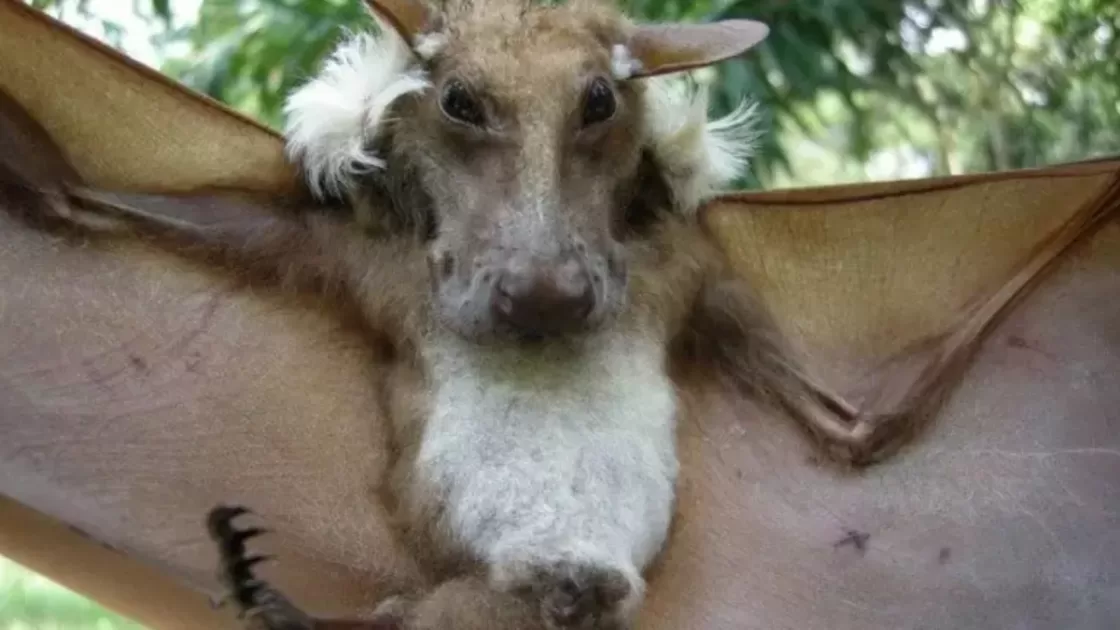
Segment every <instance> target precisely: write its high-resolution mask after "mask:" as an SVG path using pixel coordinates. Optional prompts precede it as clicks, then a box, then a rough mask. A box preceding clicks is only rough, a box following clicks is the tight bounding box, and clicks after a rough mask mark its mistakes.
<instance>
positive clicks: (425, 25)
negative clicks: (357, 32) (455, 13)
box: [365, 0, 444, 50]
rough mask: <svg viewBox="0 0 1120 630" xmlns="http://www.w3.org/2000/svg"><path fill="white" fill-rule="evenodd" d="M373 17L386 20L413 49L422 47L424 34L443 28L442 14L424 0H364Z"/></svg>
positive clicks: (427, 34) (433, 32) (429, 34)
mask: <svg viewBox="0 0 1120 630" xmlns="http://www.w3.org/2000/svg"><path fill="white" fill-rule="evenodd" d="M365 3H366V9H367V10H368V11H369V13H370V15H372V16H373V17H374V18H380V19H382V20H384V21H385V22H388V24H389V26H391V27H392V28H393V30H395V31H396V32H397V34H398V35H400V36H401V38H403V39H404V41H406V42H408V45H409V46H410V47H411V48H412V49H413V50H417V49H418V48H420V49H422V48H423V47H424V45H423V42H424V40H425V38H426V36H431V35H434V34H437V33H438V32H439V31H441V30H443V24H444V20H443V14H442V13H441V12H440V11H439V10H438V9H436V8H435V7H433V6H432V5H430V4H428V2H426V0H365Z"/></svg>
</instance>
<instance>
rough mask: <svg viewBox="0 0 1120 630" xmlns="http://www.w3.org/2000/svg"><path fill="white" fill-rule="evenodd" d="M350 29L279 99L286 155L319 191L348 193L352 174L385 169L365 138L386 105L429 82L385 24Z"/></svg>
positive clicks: (372, 132) (377, 125) (378, 123)
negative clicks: (318, 66) (372, 29)
mask: <svg viewBox="0 0 1120 630" xmlns="http://www.w3.org/2000/svg"><path fill="white" fill-rule="evenodd" d="M379 26H380V27H381V28H380V29H379V31H380V32H378V33H376V34H373V33H359V34H348V35H347V36H346V37H345V38H344V39H343V41H342V42H341V43H340V44H339V45H338V47H336V48H335V50H334V51H333V52H332V53H331V55H330V56H329V57H328V59H327V61H326V62H325V64H324V65H323V68H322V70H320V72H319V73H318V75H317V76H316V77H315V78H314V79H312V80H311V81H309V82H307V83H306V84H304V85H303V86H302V87H300V88H298V89H297V90H295V91H294V92H292V94H291V95H290V96H289V97H288V99H287V101H286V102H285V104H284V114H285V118H286V125H285V128H284V136H285V139H286V142H287V152H288V156H289V159H291V160H293V161H294V162H297V163H298V164H300V166H301V167H302V168H303V171H304V176H305V177H306V178H307V183H308V186H309V187H310V188H311V191H312V193H314V194H315V195H316V196H317V197H320V198H322V197H325V196H327V195H328V194H329V195H335V196H341V195H344V194H347V193H350V192H353V190H354V188H355V185H356V181H355V180H356V179H357V178H358V177H359V176H361V175H363V174H366V173H368V172H370V171H371V170H374V169H380V168H384V167H385V163H384V161H383V160H382V159H381V158H380V157H378V156H377V155H375V154H374V153H372V152H371V150H370V148H369V142H370V141H371V140H373V139H374V138H375V137H376V136H377V134H378V133H379V132H380V130H381V125H382V123H383V122H384V116H385V113H386V111H387V110H388V109H389V106H390V105H391V104H392V103H393V101H395V100H396V99H398V98H400V97H401V96H404V95H405V94H409V93H413V92H420V91H422V90H424V89H426V88H428V87H429V86H430V83H429V82H428V79H427V75H426V74H425V73H424V71H423V69H421V68H420V67H418V66H417V65H415V64H416V59H415V57H414V56H413V52H412V50H411V49H410V48H409V46H408V44H407V43H406V42H405V41H404V40H403V39H402V38H401V37H400V35H398V34H397V33H396V31H394V30H393V29H392V28H389V27H388V26H387V25H384V24H380V25H379Z"/></svg>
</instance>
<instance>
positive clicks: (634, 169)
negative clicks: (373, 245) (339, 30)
mask: <svg viewBox="0 0 1120 630" xmlns="http://www.w3.org/2000/svg"><path fill="white" fill-rule="evenodd" d="M416 2H417V0H398V1H397V2H391V3H390V2H385V1H380V2H376V3H374V2H370V5H371V9H372V11H373V13H374V14H375V15H381V16H387V19H388V21H389V22H390V23H391V24H392V28H393V29H394V30H395V33H396V34H397V35H398V36H400V38H401V39H400V40H399V43H398V47H397V48H390V47H387V46H385V45H384V42H385V40H384V38H387V37H392V35H393V32H386V33H384V34H383V35H382V39H381V40H374V39H369V40H367V41H366V47H363V45H360V44H359V45H354V44H353V43H351V44H350V48H345V46H346V44H344V48H342V49H340V51H338V52H336V55H335V57H334V58H333V59H332V62H331V63H330V64H328V67H327V68H326V69H325V71H324V73H323V74H322V75H321V76H320V77H319V78H318V79H317V81H318V83H315V82H312V83H311V84H309V85H308V86H305V87H304V88H303V89H302V90H301V92H298V93H297V94H295V95H294V96H293V97H292V99H291V100H290V101H289V104H288V113H289V128H288V139H289V147H290V149H292V151H293V153H294V154H295V155H296V157H297V158H299V159H301V160H302V162H303V164H304V167H305V170H306V171H307V172H308V174H309V175H312V182H313V185H314V182H315V180H316V177H315V176H316V174H317V175H318V177H319V178H320V179H321V180H325V181H326V183H327V184H328V185H329V184H330V183H331V182H332V181H333V182H334V183H335V184H336V185H337V187H339V188H343V189H344V190H343V192H346V193H350V195H351V196H352V197H353V190H351V189H348V187H347V186H345V185H344V184H343V183H342V181H341V180H342V179H343V178H340V177H339V176H338V172H339V171H345V170H346V169H350V172H351V174H354V175H357V174H358V173H359V171H361V168H355V166H357V167H364V168H365V169H366V171H367V172H368V170H369V168H370V167H372V169H373V170H374V171H375V172H376V171H378V170H380V172H382V173H384V177H383V178H382V183H381V188H382V190H383V191H384V194H383V196H384V197H387V198H388V202H389V204H388V205H392V206H396V207H397V208H398V210H399V211H402V212H403V213H404V214H406V215H408V216H411V217H413V218H414V220H415V221H416V222H423V223H424V224H426V225H427V227H428V229H429V232H430V234H429V236H430V241H429V246H430V252H429V262H430V269H431V282H432V291H433V298H434V299H433V302H434V304H435V307H436V308H435V312H436V313H437V315H438V317H439V319H440V320H441V322H442V323H443V324H444V325H445V326H447V327H449V328H451V329H452V330H454V331H456V332H457V333H459V334H460V335H463V336H465V337H468V338H472V339H481V338H485V337H491V336H501V337H510V336H513V337H537V338H539V337H550V336H557V335H565V334H575V333H579V332H583V331H588V330H592V329H595V328H596V327H599V326H601V325H603V323H604V322H607V321H609V320H610V319H611V318H612V317H613V316H615V315H617V314H618V312H619V311H620V309H622V308H623V307H624V305H625V303H626V300H625V295H626V292H627V272H626V266H627V265H626V248H625V235H626V234H627V227H628V226H627V219H628V213H630V212H632V211H633V207H634V204H635V203H638V200H641V199H649V198H651V197H657V196H656V195H654V194H653V193H654V192H655V190H653V189H658V188H660V189H664V192H665V194H663V195H661V196H660V197H659V199H661V200H663V201H662V202H661V203H662V204H663V205H674V204H676V205H678V206H682V207H686V206H688V205H690V204H692V205H695V202H696V200H693V199H689V198H688V197H690V196H692V192H691V188H689V186H692V188H695V186H694V184H695V182H696V179H697V178H698V177H699V178H701V179H703V177H704V176H705V171H704V169H703V168H702V167H703V166H704V164H703V162H704V156H699V158H698V159H699V163H697V164H691V163H687V162H683V163H682V157H687V156H689V155H693V154H697V153H704V152H707V153H708V155H707V158H709V159H710V158H713V157H714V158H715V159H716V160H717V161H718V160H720V159H722V160H723V161H724V162H727V161H728V159H731V160H732V161H736V160H738V161H739V162H741V161H742V158H743V157H745V156H741V155H740V154H736V153H735V152H734V151H733V150H731V151H730V152H728V151H729V150H728V149H727V148H726V147H724V146H723V145H721V144H720V142H721V141H723V140H722V139H721V138H720V137H719V135H718V133H719V129H717V128H714V127H712V126H711V125H708V126H707V127H705V125H704V123H706V120H703V118H701V122H700V124H699V125H698V126H697V125H696V124H692V125H691V127H689V124H688V123H689V122H691V123H695V121H694V120H692V119H691V118H689V117H690V116H692V117H694V115H695V112H692V111H687V109H688V108H689V107H690V105H691V106H694V105H695V104H692V103H684V102H679V101H678V102H662V103H660V105H661V106H662V107H666V106H667V107H672V106H673V105H676V107H678V108H680V109H681V112H680V114H678V115H677V118H678V119H680V120H681V121H684V124H681V125H677V126H676V127H674V126H673V125H672V124H669V125H666V118H667V112H665V111H657V110H656V107H657V105H658V101H656V99H655V98H651V96H650V94H649V93H648V92H649V91H650V87H649V86H647V85H646V82H645V81H640V80H635V79H636V78H638V77H640V76H643V75H648V74H655V73H657V72H658V71H663V70H664V67H669V68H670V69H673V68H676V67H677V66H681V67H695V66H698V65H704V64H705V63H711V61H712V60H714V59H715V58H717V57H718V56H719V55H718V54H716V53H720V54H727V51H729V50H736V51H737V52H741V50H745V49H746V48H747V47H749V46H750V45H753V44H754V43H757V41H758V40H760V39H761V37H759V36H758V32H757V28H758V27H759V26H760V25H757V24H756V23H747V24H750V25H752V26H754V27H755V28H756V30H754V31H750V32H747V31H744V32H743V33H742V34H741V35H742V37H741V38H740V39H738V40H735V35H736V34H735V33H732V34H731V35H728V34H727V33H725V32H723V31H720V33H722V35H723V39H722V40H721V39H720V37H716V36H714V35H713V36H711V37H707V40H710V41H706V40H705V37H704V35H705V33H701V32H696V31H689V30H687V29H688V28H689V27H684V26H680V27H678V28H681V29H685V30H684V31H673V30H672V29H671V28H670V29H667V30H666V29H665V27H657V28H651V29H650V30H646V31H643V30H641V27H637V30H635V27H633V26H631V25H630V24H629V23H628V22H626V21H625V20H624V19H623V18H622V16H620V15H618V14H616V13H615V12H614V11H613V10H611V9H609V8H607V7H605V6H602V5H599V4H596V3H594V2H591V1H588V2H583V1H582V0H577V1H575V2H573V3H569V4H565V5H548V6H535V5H532V4H527V3H525V2H524V1H522V0H491V1H489V2H486V3H482V2H464V3H447V4H445V5H444V6H443V7H442V8H441V9H440V10H438V11H436V10H435V9H433V8H431V7H429V6H427V5H418V4H416ZM707 26H710V25H707ZM691 28H693V29H702V28H704V26H694V27H691ZM761 28H762V29H763V32H762V36H764V35H765V27H761ZM658 29H660V30H658ZM681 32H683V33H684V34H685V35H684V36H682V35H681ZM717 34H718V33H717ZM752 37H753V38H754V39H753V40H752V39H751V38H752ZM733 40H734V41H733ZM713 41H714V42H715V43H713ZM729 42H731V43H729ZM402 46H403V49H402ZM690 46H691V48H689V47H690ZM705 46H706V47H707V48H705ZM727 56H730V55H729V54H728V55H727ZM331 64H333V65H331ZM673 64H677V65H676V66H674V65H673ZM682 64H683V65H682ZM689 64H692V65H691V66H689ZM366 65H368V67H366ZM346 67H349V68H350V69H351V70H352V71H353V70H358V72H356V73H355V72H351V76H350V77H349V78H344V77H343V76H342V73H341V70H342V69H344V68H346ZM387 68H388V70H386V69H387ZM332 72H333V73H334V74H332ZM336 75H337V76H336ZM344 80H346V81H348V82H349V84H347V85H343V84H342V81H344ZM363 82H365V83H367V84H368V85H367V86H366V87H365V89H355V88H354V85H355V84H358V85H360V84H361V83H363ZM374 84H376V89H372V87H371V86H373V85H374ZM327 85H332V86H333V87H334V88H335V89H336V91H344V90H352V92H353V93H352V94H349V95H347V94H336V95H334V98H351V99H352V100H355V101H356V104H346V107H348V108H349V109H348V110H347V111H349V112H350V113H351V114H355V113H356V115H357V120H356V128H352V129H349V131H348V132H347V131H346V130H345V129H344V128H342V127H339V129H340V130H341V131H340V132H339V133H338V135H337V136H330V135H328V134H327V133H326V131H327V130H325V129H323V126H324V125H323V124H322V123H316V122H315V121H314V120H313V119H312V118H311V117H312V116H314V115H317V116H320V117H322V116H323V112H322V111H317V112H316V111H313V110H312V107H313V106H315V105H316V99H318V104H319V105H323V104H324V102H325V97H324V96H323V95H324V93H325V89H324V88H325V87H326V86H327ZM662 96H663V95H662ZM335 105H336V106H341V105H343V104H341V103H335ZM651 108H652V109H651ZM337 109H339V110H341V109H342V107H337ZM336 113H341V111H340V112H336ZM669 113H670V115H669V116H668V118H670V119H671V118H672V115H671V114H672V112H669ZM705 113H706V112H700V114H701V116H702V117H703V115H704V114H705ZM682 115H683V117H682ZM371 119H373V120H375V121H376V123H375V124H371ZM739 122H740V123H741V122H742V121H739ZM659 125H660V127H659ZM336 131H337V130H336ZM651 131H660V136H658V134H657V133H651ZM316 133H318V134H319V135H318V136H316V135H315V134H316ZM345 133H349V134H350V136H349V137H347V136H345V135H344V134H345ZM674 134H677V135H678V136H680V137H678V138H673V137H672V136H673V135H674ZM690 134H691V137H690ZM705 134H707V135H705ZM324 138H328V139H332V140H334V141H335V142H334V145H335V146H334V147H333V149H334V153H332V154H328V152H327V151H326V150H325V149H324V148H323V146H324V144H325V143H324ZM705 140H707V142H706V143H705ZM659 142H661V143H666V142H668V143H669V144H673V143H674V142H675V143H676V144H677V145H684V146H675V147H672V146H671V147H664V146H662V147H658V146H652V145H657V144H658V143H659ZM713 143H714V146H713ZM666 149H668V153H669V155H661V156H658V155H657V152H658V150H660V151H661V153H663V154H664V153H666V152H667V151H666ZM372 150H378V151H380V152H381V155H383V157H376V158H373V157H371V156H370V153H371V151H372ZM720 151H723V152H724V153H723V154H720V153H719V152H720ZM674 153H675V154H676V155H673V154H674ZM729 156H730V157H729ZM694 161H695V160H694ZM674 167H677V171H678V172H674ZM331 169H333V171H332V170H331ZM708 170H709V171H710V170H711V169H710V168H709V169H708ZM711 175H712V174H711V173H707V176H708V177H709V178H711ZM332 178H334V179H333V180H332ZM674 178H676V180H682V178H683V179H684V180H687V182H688V185H686V186H674V182H675V179H674ZM374 179H375V180H376V177H375V178H374ZM717 179H718V178H717ZM728 179H730V178H728ZM678 183H679V182H678ZM666 209H668V208H666Z"/></svg>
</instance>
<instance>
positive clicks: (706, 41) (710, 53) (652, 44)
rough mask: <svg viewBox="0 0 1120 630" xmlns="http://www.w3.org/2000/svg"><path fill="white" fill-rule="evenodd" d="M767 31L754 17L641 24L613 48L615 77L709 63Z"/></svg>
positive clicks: (741, 48) (757, 39)
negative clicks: (698, 21) (625, 39)
mask: <svg viewBox="0 0 1120 630" xmlns="http://www.w3.org/2000/svg"><path fill="white" fill-rule="evenodd" d="M769 34H770V28H769V27H768V26H766V25H765V24H763V23H762V22H756V21H754V20H723V21H720V22H711V23H708V24H683V23H677V24H640V25H638V26H637V27H636V28H635V30H634V32H633V33H632V34H631V35H630V39H629V41H628V42H627V43H626V44H625V45H622V46H620V47H616V48H615V51H614V55H615V74H616V78H618V79H636V78H640V77H648V76H654V75H658V74H668V73H670V72H681V71H684V70H692V69H695V68H701V67H704V66H710V65H712V64H714V63H719V62H720V61H724V60H726V59H730V58H732V57H737V56H739V55H741V54H743V53H745V52H746V51H748V50H750V49H751V48H754V47H755V46H757V45H758V44H759V43H761V42H762V40H764V39H766V36H767V35H769ZM617 75H621V76H617Z"/></svg>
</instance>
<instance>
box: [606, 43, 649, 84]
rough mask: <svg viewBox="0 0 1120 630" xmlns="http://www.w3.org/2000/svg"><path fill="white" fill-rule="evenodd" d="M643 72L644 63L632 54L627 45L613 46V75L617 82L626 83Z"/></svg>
mask: <svg viewBox="0 0 1120 630" xmlns="http://www.w3.org/2000/svg"><path fill="white" fill-rule="evenodd" d="M641 71H642V62H641V61H638V60H637V59H635V58H634V56H633V55H631V54H630V49H629V48H627V47H626V45H625V44H615V45H614V46H611V75H612V76H614V78H615V80H616V81H625V80H627V79H629V78H630V77H632V76H634V75H636V74H638V73H639V72H641Z"/></svg>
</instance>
